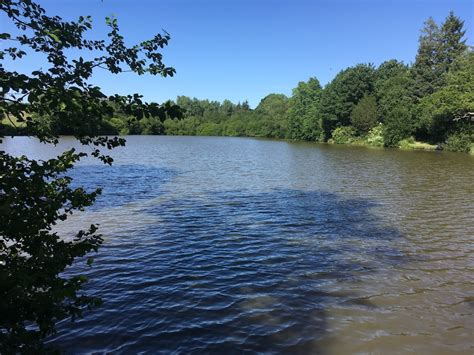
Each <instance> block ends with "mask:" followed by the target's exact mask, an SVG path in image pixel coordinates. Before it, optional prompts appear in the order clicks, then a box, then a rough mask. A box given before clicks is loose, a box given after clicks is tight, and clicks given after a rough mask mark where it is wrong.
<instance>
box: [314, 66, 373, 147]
mask: <svg viewBox="0 0 474 355" xmlns="http://www.w3.org/2000/svg"><path fill="white" fill-rule="evenodd" d="M374 79H375V69H374V67H373V66H372V65H371V64H358V65H356V66H355V67H351V68H348V69H345V70H343V71H341V72H340V73H339V74H337V75H336V77H335V78H334V79H333V80H332V81H331V82H330V83H329V84H328V85H327V86H326V87H325V88H324V91H323V93H322V95H321V104H320V113H321V118H322V128H323V132H324V135H325V137H326V139H327V138H329V136H330V134H331V132H332V131H333V130H334V128H336V127H338V126H348V125H349V124H350V117H351V112H352V110H353V108H354V106H355V105H357V103H358V102H359V100H360V99H362V98H363V97H364V96H365V95H367V94H371V93H372V92H373V88H374Z"/></svg>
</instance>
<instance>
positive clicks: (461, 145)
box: [443, 132, 474, 153]
mask: <svg viewBox="0 0 474 355" xmlns="http://www.w3.org/2000/svg"><path fill="white" fill-rule="evenodd" d="M473 142H474V135H473V134H472V133H471V134H470V133H467V132H457V133H453V134H451V135H450V136H449V137H448V139H447V140H446V142H445V143H444V144H443V149H445V150H448V151H450V152H463V153H469V151H470V150H471V144H472V143H473Z"/></svg>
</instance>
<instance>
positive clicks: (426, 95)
mask: <svg viewBox="0 0 474 355" xmlns="http://www.w3.org/2000/svg"><path fill="white" fill-rule="evenodd" d="M463 26H464V22H463V21H462V20H461V19H460V18H459V17H457V16H455V15H454V14H453V13H452V12H451V13H450V14H449V15H448V16H447V17H446V19H445V21H444V22H443V23H442V24H440V25H438V24H437V23H436V22H435V21H434V20H433V19H432V18H430V19H428V20H427V21H426V22H425V24H424V27H423V29H422V31H421V35H420V38H419V48H418V53H417V55H416V58H415V62H414V63H413V64H411V65H407V64H405V63H403V62H400V61H398V60H395V59H391V60H387V61H385V62H383V63H382V64H380V65H379V66H378V67H376V66H374V65H373V64H357V65H355V66H353V67H349V68H347V69H344V70H342V71H340V72H339V73H338V74H337V75H336V76H335V77H334V79H333V80H332V81H331V82H329V83H328V84H327V85H326V86H324V87H322V86H321V84H320V82H319V81H318V79H317V78H315V77H312V78H309V79H308V80H307V81H304V82H299V83H298V85H297V86H296V88H294V89H293V93H292V96H291V97H287V96H285V95H283V94H269V95H268V96H266V97H265V98H263V99H262V100H261V101H260V103H259V105H258V106H257V107H256V108H255V109H251V108H250V107H249V104H248V103H247V102H246V101H245V102H243V103H237V104H235V103H232V102H230V101H229V100H224V101H223V102H222V103H220V102H217V101H209V100H199V99H196V98H189V97H186V96H179V97H178V98H177V100H176V102H173V101H168V102H166V103H164V104H163V105H158V104H155V110H152V111H151V112H152V113H151V114H150V115H146V116H145V117H143V118H141V119H138V120H137V119H130V117H131V113H130V112H120V113H119V114H117V111H116V113H115V114H114V116H113V117H109V118H107V119H106V121H104V122H102V123H101V125H100V127H99V128H98V129H99V130H100V132H101V133H102V134H121V135H127V134H166V135H203V136H249V137H268V138H285V139H299V140H309V141H316V142H332V143H352V144H366V145H374V146H388V147H402V148H422V149H445V150H450V151H462V152H469V151H470V150H471V148H472V147H473V142H474V128H473V127H474V53H473V51H472V48H469V46H468V45H467V44H466V39H465V30H464V29H463ZM152 106H153V104H152ZM134 116H136V113H135V115H134ZM37 120H38V121H39V122H42V124H48V125H53V126H54V127H55V130H56V131H57V132H58V133H60V134H68V131H67V130H66V129H65V128H63V127H62V125H61V123H60V122H56V123H54V122H51V121H50V120H48V119H40V118H37Z"/></svg>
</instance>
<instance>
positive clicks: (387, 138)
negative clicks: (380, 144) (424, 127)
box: [383, 102, 415, 147]
mask: <svg viewBox="0 0 474 355" xmlns="http://www.w3.org/2000/svg"><path fill="white" fill-rule="evenodd" d="M410 104H411V103H410V102H406V105H403V104H400V105H397V106H396V107H394V108H393V109H392V110H391V111H390V112H389V113H388V116H387V117H386V119H385V122H384V130H383V139H384V143H385V145H386V146H387V147H397V146H398V142H400V141H401V140H402V139H405V138H408V137H410V136H411V135H412V133H413V132H414V130H415V129H414V122H413V121H414V120H413V107H412V106H411V105H410Z"/></svg>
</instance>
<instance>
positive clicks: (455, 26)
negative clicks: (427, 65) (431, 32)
mask: <svg viewBox="0 0 474 355" xmlns="http://www.w3.org/2000/svg"><path fill="white" fill-rule="evenodd" d="M463 27H464V21H462V20H461V19H460V18H459V17H457V16H455V15H454V12H453V11H451V12H450V13H449V15H448V16H447V17H446V19H445V20H444V23H443V24H442V25H441V30H440V36H439V40H440V43H439V53H438V56H439V62H440V63H442V65H443V66H444V67H443V71H444V72H448V71H449V69H450V67H451V64H452V63H454V61H455V60H456V59H457V58H459V57H460V56H461V55H462V54H463V53H464V52H465V51H466V50H467V46H466V40H464V39H463V38H464V35H465V34H466V31H465V30H463Z"/></svg>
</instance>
